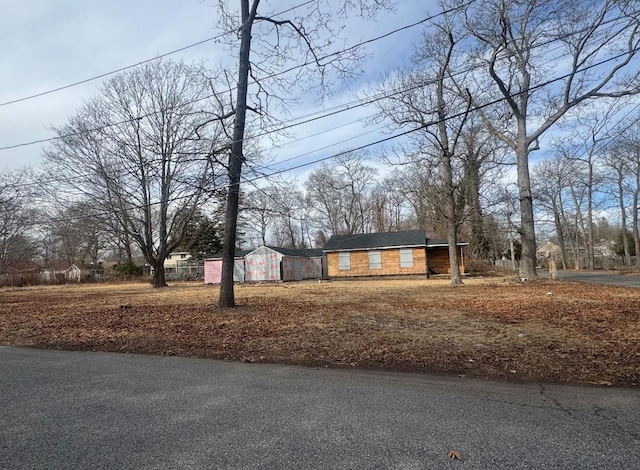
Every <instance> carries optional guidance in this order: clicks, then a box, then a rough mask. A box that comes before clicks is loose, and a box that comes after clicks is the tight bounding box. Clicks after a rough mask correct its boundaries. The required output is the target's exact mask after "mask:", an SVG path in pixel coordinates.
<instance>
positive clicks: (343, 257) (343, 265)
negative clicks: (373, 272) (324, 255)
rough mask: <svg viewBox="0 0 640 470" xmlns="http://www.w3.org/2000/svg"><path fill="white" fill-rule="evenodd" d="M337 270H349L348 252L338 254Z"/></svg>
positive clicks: (349, 258)
mask: <svg viewBox="0 0 640 470" xmlns="http://www.w3.org/2000/svg"><path fill="white" fill-rule="evenodd" d="M338 269H339V270H340V271H350V270H351V253H349V252H348V251H341V252H340V253H338Z"/></svg>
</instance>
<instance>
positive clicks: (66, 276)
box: [40, 261, 82, 284]
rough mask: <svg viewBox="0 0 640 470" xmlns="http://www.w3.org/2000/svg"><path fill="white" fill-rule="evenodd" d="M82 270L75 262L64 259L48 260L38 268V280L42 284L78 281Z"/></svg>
mask: <svg viewBox="0 0 640 470" xmlns="http://www.w3.org/2000/svg"><path fill="white" fill-rule="evenodd" d="M81 279H82V270H81V269H80V268H79V267H78V266H76V265H75V264H71V265H69V264H67V263H65V262H64V261H59V262H50V263H48V264H46V265H45V266H43V267H42V268H41V269H40V281H41V282H42V283H43V284H64V283H65V282H80V280H81Z"/></svg>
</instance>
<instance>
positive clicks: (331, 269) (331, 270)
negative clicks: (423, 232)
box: [327, 247, 426, 277]
mask: <svg viewBox="0 0 640 470" xmlns="http://www.w3.org/2000/svg"><path fill="white" fill-rule="evenodd" d="M369 251H372V250H356V251H351V252H349V253H351V269H349V270H340V269H339V267H338V256H339V252H337V251H332V252H329V253H327V271H328V272H327V275H328V276H329V277H357V276H393V275H401V274H426V253H425V249H424V247H418V248H412V253H413V267H410V268H401V267H400V248H389V249H384V250H379V251H380V256H381V259H382V269H370V268H369ZM375 251H378V250H375Z"/></svg>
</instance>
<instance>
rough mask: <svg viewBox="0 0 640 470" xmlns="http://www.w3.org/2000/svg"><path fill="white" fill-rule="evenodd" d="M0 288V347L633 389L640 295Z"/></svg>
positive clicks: (531, 288) (566, 287) (480, 289)
mask: <svg viewBox="0 0 640 470" xmlns="http://www.w3.org/2000/svg"><path fill="white" fill-rule="evenodd" d="M217 295H218V289H217V288H215V287H211V286H203V285H201V284H195V283H184V284H176V285H174V286H172V287H170V288H167V289H160V290H153V289H151V288H149V287H148V286H146V285H142V284H121V285H88V286H52V287H31V288H17V289H16V288H14V289H0V344H5V345H17V346H33V347H42V348H61V349H80V350H100V351H120V352H136V353H152V354H172V355H185V356H199V357H214V358H223V359H230V360H244V361H250V362H254V361H266V362H281V363H292V364H306V365H312V366H330V367H373V368H383V369H396V370H412V371H439V372H447V373H457V374H464V375H468V376H480V377H492V378H510V379H520V380H523V379H524V380H551V381H563V382H574V383H599V384H613V385H620V386H637V385H638V384H639V383H640V290H638V289H631V288H618V287H608V286H598V285H590V284H578V283H569V282H557V283H549V282H545V281H538V282H534V283H527V284H514V283H508V282H504V281H503V280H493V281H491V280H483V279H468V280H467V281H466V284H465V285H464V286H462V287H452V286H450V285H449V283H448V281H446V280H424V279H402V280H359V281H336V282H323V283H318V282H303V283H288V284H269V285H241V286H237V287H236V301H237V303H238V307H237V308H235V309H229V310H221V309H218V308H217V307H215V306H214V304H215V301H216V299H217Z"/></svg>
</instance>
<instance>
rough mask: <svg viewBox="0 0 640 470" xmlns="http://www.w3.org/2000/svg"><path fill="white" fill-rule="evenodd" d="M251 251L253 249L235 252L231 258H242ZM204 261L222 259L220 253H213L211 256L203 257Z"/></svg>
mask: <svg viewBox="0 0 640 470" xmlns="http://www.w3.org/2000/svg"><path fill="white" fill-rule="evenodd" d="M252 251H253V249H251V250H237V251H236V252H235V253H234V254H233V257H234V258H244V257H245V256H246V255H248V254H249V253H251V252H252ZM204 259H222V252H220V253H213V254H211V255H207V256H205V257H204Z"/></svg>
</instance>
